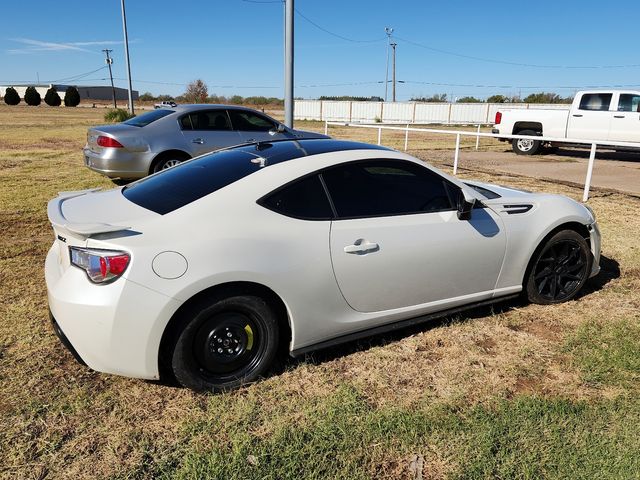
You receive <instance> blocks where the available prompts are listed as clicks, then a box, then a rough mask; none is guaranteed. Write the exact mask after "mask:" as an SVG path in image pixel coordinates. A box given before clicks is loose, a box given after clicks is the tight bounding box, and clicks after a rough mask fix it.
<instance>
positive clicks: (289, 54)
mask: <svg viewBox="0 0 640 480" xmlns="http://www.w3.org/2000/svg"><path fill="white" fill-rule="evenodd" d="M284 10H285V11H284V24H285V25H284V124H285V125H286V126H287V127H289V128H293V105H294V104H293V14H294V7H293V0H285V4H284Z"/></svg>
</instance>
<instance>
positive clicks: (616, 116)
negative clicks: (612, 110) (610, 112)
mask: <svg viewBox="0 0 640 480" xmlns="http://www.w3.org/2000/svg"><path fill="white" fill-rule="evenodd" d="M613 118H624V115H614V116H613Z"/></svg>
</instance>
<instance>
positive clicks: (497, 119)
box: [494, 112, 502, 125]
mask: <svg viewBox="0 0 640 480" xmlns="http://www.w3.org/2000/svg"><path fill="white" fill-rule="evenodd" d="M501 121H502V112H496V121H495V122H494V123H495V124H496V125H500V122H501Z"/></svg>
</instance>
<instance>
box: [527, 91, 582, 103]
mask: <svg viewBox="0 0 640 480" xmlns="http://www.w3.org/2000/svg"><path fill="white" fill-rule="evenodd" d="M572 101H573V98H571V97H567V98H562V97H561V96H560V95H558V94H557V93H551V92H538V93H532V94H531V95H529V96H527V97H525V99H524V102H525V103H571V102H572Z"/></svg>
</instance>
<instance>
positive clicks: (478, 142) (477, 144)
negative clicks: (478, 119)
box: [476, 124, 480, 151]
mask: <svg viewBox="0 0 640 480" xmlns="http://www.w3.org/2000/svg"><path fill="white" fill-rule="evenodd" d="M479 133H480V124H478V135H476V151H478V147H479V146H480V135H479Z"/></svg>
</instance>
